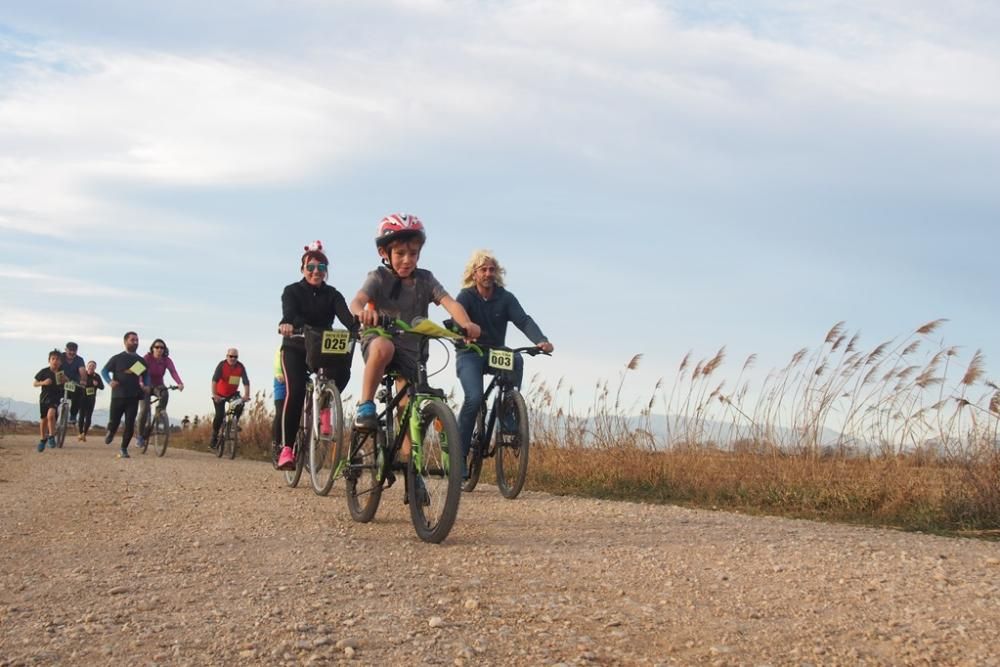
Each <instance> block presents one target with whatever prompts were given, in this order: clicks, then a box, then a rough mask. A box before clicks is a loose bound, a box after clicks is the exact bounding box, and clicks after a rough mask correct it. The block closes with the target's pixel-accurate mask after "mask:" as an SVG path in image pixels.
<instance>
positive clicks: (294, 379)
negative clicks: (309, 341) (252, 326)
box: [279, 342, 351, 447]
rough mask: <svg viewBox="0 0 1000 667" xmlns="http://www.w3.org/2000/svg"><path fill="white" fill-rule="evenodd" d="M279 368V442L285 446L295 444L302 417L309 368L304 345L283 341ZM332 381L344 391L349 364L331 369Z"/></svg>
mask: <svg viewBox="0 0 1000 667" xmlns="http://www.w3.org/2000/svg"><path fill="white" fill-rule="evenodd" d="M281 370H282V371H283V372H284V374H285V392H286V393H285V406H284V409H283V410H282V424H281V439H280V441H279V442H280V443H281V444H283V445H285V446H286V447H293V446H294V445H295V435H296V434H297V433H298V431H299V421H300V420H301V419H302V402H303V401H304V400H305V397H306V379H307V378H308V377H309V369H308V368H307V367H306V350H305V346H304V345H303V346H301V347H299V346H298V345H295V344H294V343H287V342H286V343H285V345H284V346H282V348H281ZM332 374H333V375H332V377H333V383H334V384H335V385H337V389H338V390H340V391H344V387H346V386H347V382H348V380H350V379H351V368H350V366H342V367H337V368H334V369H332Z"/></svg>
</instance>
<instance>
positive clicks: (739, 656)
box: [0, 436, 1000, 666]
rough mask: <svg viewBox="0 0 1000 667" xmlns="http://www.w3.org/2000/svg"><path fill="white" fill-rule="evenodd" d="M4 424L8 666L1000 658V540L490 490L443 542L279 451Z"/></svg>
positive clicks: (398, 497) (396, 496)
mask: <svg viewBox="0 0 1000 667" xmlns="http://www.w3.org/2000/svg"><path fill="white" fill-rule="evenodd" d="M34 442H35V440H34V438H30V437H27V436H18V437H11V436H8V437H6V438H4V439H2V440H0V544H2V547H0V563H2V572H0V665H5V666H6V665H35V664H56V663H59V664H72V665H78V664H101V665H104V664H128V665H207V664H212V665H214V664H241V665H242V664H267V665H273V664H309V665H313V664H338V663H342V662H352V663H356V664H375V663H381V664H384V665H393V664H399V663H401V662H402V661H404V660H406V661H409V662H413V663H417V664H421V663H423V664H442V665H508V664H518V665H557V664H565V665H589V664H594V665H647V664H649V665H653V664H664V665H666V664H711V665H743V664H745V665H764V664H771V665H785V664H797V665H802V664H824V665H825V664H851V665H854V664H911V663H914V664H975V665H1000V658H998V657H997V656H998V655H1000V648H998V647H1000V545H998V544H996V543H989V542H979V541H972V540H962V539H949V538H940V537H933V536H925V535H916V534H906V533H899V532H895V531H891V530H879V529H871V528H862V527H851V526H839V525H827V524H822V523H814V522H808V521H794V520H785V519H777V518H760V517H748V516H741V515H737V514H727V513H721V512H711V511H699V510H689V509H683V508H679V507H671V506H649V505H637V504H631V503H622V502H606V501H596V500H584V499H575V498H566V497H556V496H550V495H547V494H543V493H537V492H528V491H526V492H524V493H523V494H522V496H521V498H519V499H518V500H516V501H513V502H511V501H507V500H504V499H503V498H501V497H500V495H499V493H497V491H496V489H495V488H494V487H491V486H484V485H480V487H479V488H478V489H476V491H475V492H474V493H471V494H465V495H464V496H463V498H462V506H461V509H460V511H459V518H458V522H457V523H456V526H455V528H454V530H453V531H452V533H451V535H450V536H449V538H448V539H447V540H446V542H445V543H444V544H443V545H428V544H424V543H422V542H420V541H419V540H418V539H417V538H416V535H415V534H414V532H413V528H412V526H411V525H410V521H409V514H408V513H407V512H406V508H405V507H404V505H403V503H402V491H401V489H400V487H402V484H397V485H396V486H395V487H393V488H392V489H390V490H389V491H388V492H387V493H386V495H385V497H384V498H383V502H382V506H381V509H380V510H379V514H378V516H377V517H376V519H375V521H374V522H373V523H371V524H368V525H361V524H355V523H353V522H352V521H351V519H350V516H349V515H348V513H347V509H346V506H345V503H344V499H343V491H342V487H341V486H340V485H338V486H337V487H336V488H335V489H334V491H333V493H332V494H331V496H330V497H328V498H319V497H316V496H314V495H313V493H312V491H311V490H310V489H309V488H307V486H308V480H303V482H304V485H305V486H302V487H300V488H298V489H288V488H286V487H285V486H284V484H283V479H282V478H280V477H279V473H277V472H275V471H274V470H273V469H272V468H271V467H270V466H269V465H268V464H265V463H259V462H252V461H242V460H236V461H228V460H218V459H215V458H213V457H210V456H209V455H207V454H203V453H198V452H192V451H185V450H179V449H171V450H169V451H168V452H167V455H166V457H164V458H156V457H154V456H153V455H152V451H151V453H150V454H148V455H145V456H142V455H135V456H134V457H133V458H132V459H130V460H116V459H115V457H114V449H113V448H111V447H108V446H106V445H104V444H103V442H99V441H98V440H94V439H92V441H91V442H88V443H86V444H79V443H77V442H76V441H75V440H72V439H71V438H68V439H67V445H66V447H65V448H64V449H62V450H46V451H45V452H44V453H41V454H39V453H37V452H35V451H34V447H33V445H34Z"/></svg>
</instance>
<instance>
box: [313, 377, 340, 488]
mask: <svg viewBox="0 0 1000 667" xmlns="http://www.w3.org/2000/svg"><path fill="white" fill-rule="evenodd" d="M316 407H317V408H318V409H319V428H318V429H316V432H315V433H313V437H311V438H309V478H310V479H311V480H312V487H313V491H314V492H315V493H316V494H317V495H320V496H325V495H327V494H328V493H330V489H332V488H333V483H334V481H336V479H337V475H339V474H340V473H341V472H342V468H343V460H344V459H345V458H346V454H347V446H346V443H345V442H344V409H343V406H342V405H341V402H340V392H339V391H337V387H336V386H335V385H333V384H327V385H326V386H324V387H323V388H322V389H320V390H319V393H318V394H317V395H316Z"/></svg>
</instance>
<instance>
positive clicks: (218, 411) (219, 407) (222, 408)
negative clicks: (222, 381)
mask: <svg viewBox="0 0 1000 667" xmlns="http://www.w3.org/2000/svg"><path fill="white" fill-rule="evenodd" d="M233 396H236V394H233ZM230 398H232V396H230V397H229V398H223V399H221V400H218V401H213V402H214V403H215V419H213V420H212V435H218V434H219V429H220V428H222V422H223V420H225V418H226V408H227V407H228V406H229V399H230ZM242 414H243V406H242V405H241V406H240V407H238V408H236V416H237V417H239V416H240V415H242Z"/></svg>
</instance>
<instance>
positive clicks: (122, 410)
mask: <svg viewBox="0 0 1000 667" xmlns="http://www.w3.org/2000/svg"><path fill="white" fill-rule="evenodd" d="M138 412H139V397H138V396H133V397H130V398H112V399H111V416H110V417H109V418H108V433H110V434H111V437H112V438H114V437H115V433H117V432H118V425H119V424H120V423H121V420H122V415H124V416H125V428H124V429H123V430H122V449H125V448H126V447H128V445H129V443H130V442H132V434H133V433H134V432H135V416H136V414H138Z"/></svg>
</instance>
